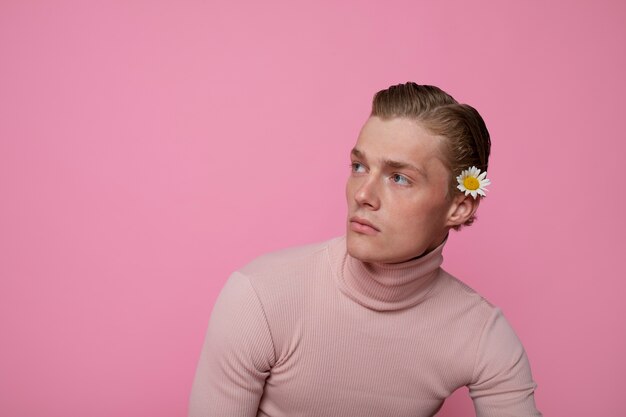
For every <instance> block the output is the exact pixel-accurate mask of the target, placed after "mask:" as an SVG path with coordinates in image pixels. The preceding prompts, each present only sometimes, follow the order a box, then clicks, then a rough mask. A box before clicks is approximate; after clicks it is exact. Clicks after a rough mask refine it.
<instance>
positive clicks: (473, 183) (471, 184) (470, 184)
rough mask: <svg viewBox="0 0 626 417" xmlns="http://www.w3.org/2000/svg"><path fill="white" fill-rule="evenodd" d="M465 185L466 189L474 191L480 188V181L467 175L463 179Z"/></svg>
mask: <svg viewBox="0 0 626 417" xmlns="http://www.w3.org/2000/svg"><path fill="white" fill-rule="evenodd" d="M463 185H464V186H465V188H466V189H468V190H471V191H474V190H478V187H479V186H480V183H479V182H478V180H477V179H476V178H474V177H467V178H465V179H464V180H463Z"/></svg>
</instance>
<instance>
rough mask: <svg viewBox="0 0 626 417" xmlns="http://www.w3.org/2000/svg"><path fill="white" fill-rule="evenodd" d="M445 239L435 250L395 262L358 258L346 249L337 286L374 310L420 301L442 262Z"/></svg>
mask: <svg viewBox="0 0 626 417" xmlns="http://www.w3.org/2000/svg"><path fill="white" fill-rule="evenodd" d="M446 240H447V236H446V238H444V239H443V241H442V242H441V243H440V244H439V245H438V246H436V247H435V248H434V249H432V250H430V251H427V252H425V253H423V254H421V255H419V256H417V257H414V258H412V259H409V260H406V261H404V262H398V263H372V262H363V261H360V260H358V259H356V258H354V257H352V256H350V254H348V253H347V252H346V254H345V257H344V261H343V266H342V267H340V270H339V271H338V272H339V277H338V278H339V288H340V289H341V290H342V292H343V293H344V294H346V295H347V296H348V297H350V298H352V299H353V300H354V301H356V302H358V303H359V304H361V305H363V306H365V307H368V308H370V309H373V310H377V311H390V310H401V309H404V308H409V307H412V306H414V305H416V304H418V303H420V302H421V301H423V300H424V299H425V298H426V297H427V296H428V293H429V292H430V290H431V289H432V287H433V285H432V284H433V283H434V281H435V280H436V278H437V276H438V275H439V271H440V268H439V267H440V265H441V263H442V262H443V256H442V251H443V247H444V246H445V242H446Z"/></svg>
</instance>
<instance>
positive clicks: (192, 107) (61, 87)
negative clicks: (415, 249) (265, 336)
mask: <svg viewBox="0 0 626 417" xmlns="http://www.w3.org/2000/svg"><path fill="white" fill-rule="evenodd" d="M102 3H108V4H107V5H104V4H102ZM295 3H296V2H293V1H281V2H276V1H269V2H254V1H249V2H232V1H228V2H227V1H220V2H217V1H209V2H201V1H183V2H177V1H170V2H164V1H160V2H155V1H141V2H140V1H133V2H125V1H124V2H123V1H118V2H92V4H88V2H59V1H55V2H44V1H41V2H36V1H2V2H0V59H1V61H0V277H1V281H0V335H1V338H2V339H1V342H0V415H2V416H29V417H30V416H33V417H34V416H37V417H41V416H64V417H66V416H91V417H99V416H118V417H123V416H148V415H149V416H184V415H185V414H186V407H187V399H188V395H189V391H190V387H191V383H192V377H193V373H194V369H195V366H196V361H197V359H198V354H199V351H200V346H201V343H202V339H203V337H204V331H205V328H206V325H207V323H208V319H209V314H210V312H211V308H212V305H213V302H214V300H215V297H216V296H217V294H218V292H219V290H220V289H221V287H222V285H223V283H224V281H225V280H226V278H227V277H228V275H229V274H230V272H231V271H233V270H235V269H237V268H239V267H240V266H242V265H243V264H245V263H247V262H248V261H250V260H251V259H252V258H254V257H256V256H258V255H260V254H262V253H264V252H267V251H270V250H274V249H278V248H283V247H286V246H290V245H295V244H303V243H308V242H313V241H319V240H324V239H328V238H330V237H333V236H337V235H340V234H342V233H343V231H344V217H345V201H344V194H343V189H344V182H345V179H346V178H347V174H348V170H349V168H348V163H349V160H348V151H349V149H350V148H351V146H352V145H353V143H354V141H355V139H356V136H357V134H358V130H359V128H360V127H361V125H362V123H363V122H364V121H365V118H366V117H367V113H368V111H369V105H370V100H371V97H372V94H373V93H374V92H375V91H377V90H379V89H382V88H385V87H387V86H389V85H390V84H395V83H399V82H404V81H407V80H414V81H417V82H419V83H423V84H435V85H438V86H441V87H442V88H444V89H445V90H447V91H448V92H450V93H451V94H452V95H454V96H455V97H456V98H457V99H459V100H460V101H462V102H467V103H470V104H472V105H473V106H475V107H476V108H478V109H479V111H480V112H481V114H482V115H483V117H484V118H485V120H486V122H487V125H488V127H489V129H490V131H491V134H492V138H493V153H492V160H491V166H490V168H491V169H490V177H491V179H492V182H493V185H492V187H491V193H490V195H489V197H488V198H487V199H486V200H485V201H484V202H483V204H482V206H481V209H480V210H479V220H478V221H477V223H476V224H475V225H474V226H472V227H471V228H468V229H466V230H464V231H462V232H461V233H455V234H453V236H451V238H450V240H449V243H448V245H447V249H446V251H445V252H444V254H445V257H446V261H445V262H444V267H445V268H446V269H447V270H449V271H450V272H451V273H453V274H455V275H457V276H458V277H459V278H461V279H462V280H464V281H465V282H467V283H468V284H469V285H470V286H472V287H474V288H475V289H476V290H478V291H479V292H480V293H482V294H483V295H484V296H486V297H487V298H488V299H489V300H491V301H492V302H493V303H494V304H496V305H498V306H500V307H501V308H502V309H503V311H504V313H505V315H506V316H507V318H508V319H509V321H510V322H511V323H512V324H513V326H514V328H515V329H516V331H517V333H518V335H519V337H520V339H521V340H522V342H523V343H524V345H525V347H526V350H527V352H528V355H529V358H530V361H531V365H532V369H533V374H534V377H535V379H536V381H537V383H538V384H539V387H538V389H537V392H536V401H537V404H538V406H539V408H540V409H541V410H542V411H543V412H544V414H545V415H546V416H568V417H575V416H585V417H588V416H605V417H611V416H623V415H626V400H624V394H623V390H624V388H626V386H625V385H624V382H623V381H624V375H625V374H626V359H625V354H626V332H625V328H626V326H625V324H624V322H625V318H626V302H625V301H624V298H625V295H626V284H624V275H625V274H624V271H623V263H622V261H623V259H624V247H625V245H624V243H623V241H622V239H623V237H624V233H625V232H626V221H625V219H624V206H625V203H626V199H625V197H624V192H623V190H622V188H623V186H624V185H623V183H622V182H623V180H624V166H623V164H622V161H623V159H624V157H623V154H624V152H625V151H626V141H625V134H624V110H625V106H624V97H625V96H626V77H625V76H624V74H626V47H624V45H625V42H626V24H624V22H625V21H626V6H624V4H625V3H624V2H621V1H617V0H616V1H598V0H594V1H576V2H570V1H551V2H539V1H533V2H501V1H473V2H466V1H415V0H411V1H404V2H400V1H393V2H385V4H384V5H383V2H369V3H368V2H359V1H344V2H334V1H332V2H331V1H318V2H308V3H302V4H297V5H296V4H295ZM505 3H506V4H505ZM470 410H472V405H471V401H470V400H469V399H468V398H467V395H466V391H465V390H463V389H462V390H459V391H458V392H457V393H456V394H455V395H454V396H453V397H452V399H451V400H449V401H448V402H447V403H446V405H445V406H444V409H443V411H442V412H441V413H440V415H441V416H448V417H451V416H459V415H473V411H470Z"/></svg>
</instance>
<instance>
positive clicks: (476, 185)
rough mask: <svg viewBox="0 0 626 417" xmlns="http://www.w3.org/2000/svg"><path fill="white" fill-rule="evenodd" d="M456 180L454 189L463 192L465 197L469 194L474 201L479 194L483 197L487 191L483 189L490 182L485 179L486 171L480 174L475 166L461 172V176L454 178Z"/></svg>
mask: <svg viewBox="0 0 626 417" xmlns="http://www.w3.org/2000/svg"><path fill="white" fill-rule="evenodd" d="M456 180H457V181H458V183H459V185H457V187H456V188H458V189H459V190H461V192H464V193H465V195H469V194H471V195H472V197H474V200H475V199H476V198H477V197H478V195H479V194H480V195H481V196H482V197H485V196H486V194H485V191H489V190H487V188H485V187H487V186H488V185H490V184H491V181H490V180H489V179H488V178H487V171H485V172H483V173H482V174H481V173H480V169H478V168H476V167H475V166H472V167H471V168H469V169H466V170H464V171H463V172H461V175H459V176H458V177H456Z"/></svg>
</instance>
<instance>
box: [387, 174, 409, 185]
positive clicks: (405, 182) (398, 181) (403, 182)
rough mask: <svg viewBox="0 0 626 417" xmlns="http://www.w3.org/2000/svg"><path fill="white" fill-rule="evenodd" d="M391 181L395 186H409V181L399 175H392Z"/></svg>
mask: <svg viewBox="0 0 626 417" xmlns="http://www.w3.org/2000/svg"><path fill="white" fill-rule="evenodd" d="M391 179H392V181H393V182H395V183H396V184H400V185H410V184H411V182H410V181H409V179H408V178H407V177H405V176H404V175H400V174H393V175H392V176H391Z"/></svg>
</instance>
